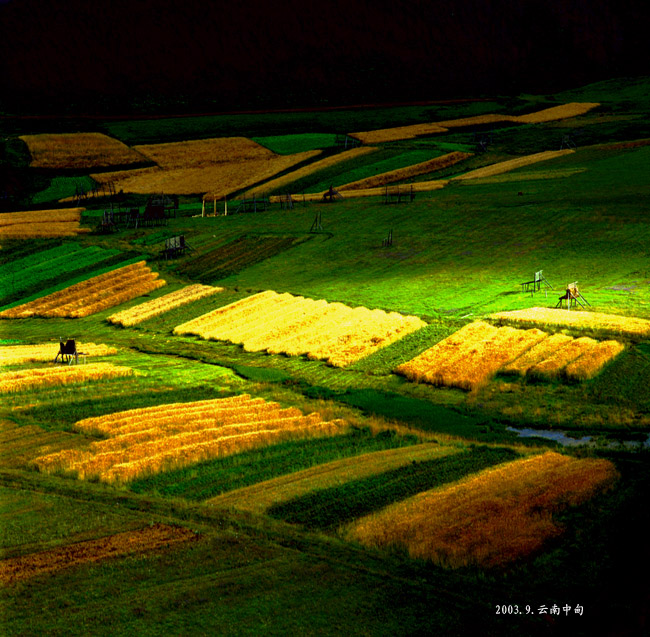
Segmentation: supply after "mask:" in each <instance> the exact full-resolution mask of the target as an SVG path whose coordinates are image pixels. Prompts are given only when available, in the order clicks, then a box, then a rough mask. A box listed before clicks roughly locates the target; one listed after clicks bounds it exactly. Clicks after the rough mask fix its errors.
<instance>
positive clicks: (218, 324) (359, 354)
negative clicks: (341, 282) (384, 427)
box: [174, 290, 426, 367]
mask: <svg viewBox="0 0 650 637" xmlns="http://www.w3.org/2000/svg"><path fill="white" fill-rule="evenodd" d="M425 325H426V323H425V322H424V321H422V320H421V319H419V318H417V317H415V316H405V315H402V314H398V313H397V312H384V311H383V310H368V309H367V308H364V307H357V308H351V307H349V306H347V305H343V304H342V303H327V301H324V300H319V301H315V300H313V299H307V298H303V297H301V296H293V295H291V294H287V293H285V294H278V293H277V292H274V291H272V290H267V291H265V292H260V293H259V294H255V295H253V296H250V297H246V298H244V299H241V300H239V301H235V302H234V303H231V304H230V305H226V306H224V307H221V308H218V309H216V310H214V311H213V312H209V313H208V314H204V315H203V316H200V317H198V318H196V319H194V320H192V321H189V322H187V323H183V324H182V325H178V326H177V327H176V328H175V329H174V333H175V334H179V335H188V334H195V335H197V336H200V337H201V338H204V339H214V340H223V341H231V342H233V343H240V344H242V345H243V347H244V350H246V351H249V352H257V351H263V350H265V351H267V352H269V353H271V354H279V353H283V354H289V355H292V356H298V355H301V354H306V355H307V356H308V357H309V358H311V359H323V360H326V361H327V362H328V363H330V364H331V365H334V366H337V367H343V366H345V365H349V364H350V363H352V362H354V361H356V360H358V359H360V358H363V357H364V356H367V355H368V354H371V353H372V352H374V351H376V350H378V349H380V348H381V347H384V346H386V345H388V344H390V343H392V342H394V341H396V340H398V339H399V338H401V337H402V336H405V335H406V334H409V333H410V332H413V331H415V330H417V329H420V328H421V327H424V326H425Z"/></svg>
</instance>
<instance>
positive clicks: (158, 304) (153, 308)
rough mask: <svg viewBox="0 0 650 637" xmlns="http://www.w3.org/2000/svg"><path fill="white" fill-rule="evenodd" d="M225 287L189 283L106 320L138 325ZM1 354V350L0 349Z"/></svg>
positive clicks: (129, 325)
mask: <svg viewBox="0 0 650 637" xmlns="http://www.w3.org/2000/svg"><path fill="white" fill-rule="evenodd" d="M222 291H223V288H216V287H212V286H210V285H201V284H200V283H197V284H194V285H187V286H185V287H184V288H181V289H180V290H176V291H175V292H171V293H170V294H165V295H164V296H161V297H159V298H157V299H153V300H151V301H147V302H146V303H141V304H140V305H136V306H134V307H131V308H129V309H128V310H122V311H121V312H117V314H111V316H109V317H108V318H107V319H106V320H107V321H109V322H110V323H115V324H116V325H122V326H123V327H133V326H134V325H138V324H139V323H142V322H143V321H146V320H147V319H150V318H152V317H154V316H158V315H160V314H164V313H165V312H169V311H170V310H173V309H174V308H177V307H180V306H181V305H185V304H186V303H191V302H192V301H196V300H198V299H202V298H205V297H206V296H211V295H212V294H216V293H217V292H222ZM0 355H1V350H0ZM0 360H1V359H0Z"/></svg>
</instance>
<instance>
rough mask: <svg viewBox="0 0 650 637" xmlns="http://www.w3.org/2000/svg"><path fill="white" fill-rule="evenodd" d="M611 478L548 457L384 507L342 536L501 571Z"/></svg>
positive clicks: (607, 470)
mask: <svg viewBox="0 0 650 637" xmlns="http://www.w3.org/2000/svg"><path fill="white" fill-rule="evenodd" d="M617 478H618V474H617V472H616V469H615V467H614V465H613V464H612V463H611V462H609V461H608V460H600V459H576V458H572V457H569V456H563V455H560V454H558V453H555V452H552V451H549V452H547V453H544V454H542V455H537V456H532V457H528V458H524V459H521V460H516V461H514V462H509V463H506V464H504V465H500V466H498V467H496V468H491V469H487V470H485V471H482V472H480V473H478V474H475V475H473V476H470V477H469V478H465V479H463V480H461V481H459V482H457V483H455V484H453V485H450V486H448V487H443V488H440V489H433V490H431V491H426V492H423V493H420V494H418V495H416V496H414V497H412V498H409V499H408V500H405V501H402V502H399V503H397V504H394V505H391V506H389V507H387V508H386V509H384V510H382V511H380V512H378V513H375V514H372V515H369V516H366V517H364V518H361V519H360V520H357V521H356V522H355V523H353V524H352V525H350V527H349V529H348V536H349V537H350V538H352V539H354V540H355V541H358V542H361V543H362V544H365V545H368V546H371V547H381V548H385V547H396V548H401V549H405V550H406V551H408V553H409V555H411V557H413V558H416V559H425V560H431V561H433V562H435V563H437V564H440V565H442V566H445V567H448V568H459V567H464V566H481V567H495V566H503V565H505V564H508V563H510V562H513V561H515V560H518V559H521V558H523V557H526V556H528V555H531V554H533V553H535V552H537V551H539V550H540V549H541V548H542V547H543V545H544V544H545V543H546V542H547V541H548V540H549V539H550V538H553V537H556V536H558V535H560V534H561V533H562V528H561V527H560V526H559V525H558V524H557V523H556V522H555V521H554V520H553V514H554V513H556V512H557V511H561V510H562V509H564V508H566V507H567V506H575V505H578V504H581V503H583V502H586V501H587V500H589V499H590V498H592V497H593V496H594V495H595V494H597V493H599V492H601V491H603V490H605V489H607V488H609V487H610V486H611V485H612V484H613V483H614V482H615V481H616V480H617Z"/></svg>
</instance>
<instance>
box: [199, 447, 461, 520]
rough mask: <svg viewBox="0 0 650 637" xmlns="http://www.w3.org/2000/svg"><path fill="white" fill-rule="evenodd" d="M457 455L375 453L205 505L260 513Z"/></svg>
mask: <svg viewBox="0 0 650 637" xmlns="http://www.w3.org/2000/svg"><path fill="white" fill-rule="evenodd" d="M459 451H460V448H457V447H451V446H449V447H443V446H441V445H439V444H438V443H424V444H419V445H413V446H410V447H400V448H397V449H386V450H384V451H375V452H373V453H366V454H363V455H360V456H354V457H352V458H343V459H342V460H334V461H332V462H327V463H325V464H320V465H317V466H315V467H310V468H309V469H303V470H302V471H296V472H295V473H290V474H288V475H284V476H280V477H279V478H273V479H272V480H266V481H265V482H261V483H258V484H254V485H252V486H250V487H243V488H241V489H236V490H234V491H228V492H227V493H224V494H222V495H219V496H217V497H216V498H211V499H210V500H207V502H209V503H210V504H212V505H214V506H218V507H222V508H226V509H230V508H235V509H239V510H242V511H252V512H254V513H264V511H266V510H267V509H269V508H270V507H272V506H275V505H278V504H281V503H283V502H288V501H289V500H293V499H294V498H300V497H303V496H305V495H307V494H309V493H311V492H313V491H318V490H321V489H329V488H331V487H336V486H339V485H341V484H343V483H344V482H349V481H352V480H361V479H363V478H367V477H369V476H373V475H377V474H379V473H384V472H386V471H391V470H392V469H397V468H398V467H403V466H404V465H408V464H411V463H413V462H423V461H427V460H432V459H434V458H442V457H443V456H448V455H450V454H454V453H459Z"/></svg>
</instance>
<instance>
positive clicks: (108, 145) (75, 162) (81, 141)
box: [20, 133, 147, 169]
mask: <svg viewBox="0 0 650 637" xmlns="http://www.w3.org/2000/svg"><path fill="white" fill-rule="evenodd" d="M20 139H22V140H23V141H24V142H25V143H26V144H27V148H28V149H29V152H30V154H31V156H32V161H31V163H30V166H31V167H32V168H57V169H65V168H74V169H82V168H108V167H110V166H127V165H132V164H142V163H145V162H146V161H147V160H146V158H145V157H143V156H142V155H141V154H140V153H138V152H137V151H135V150H133V149H132V148H129V147H128V146H126V145H125V144H123V143H122V142H120V141H118V140H117V139H114V138H113V137H108V136H107V135H103V134H102V133H57V134H49V133H48V134H42V135H22V136H21V137H20Z"/></svg>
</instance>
